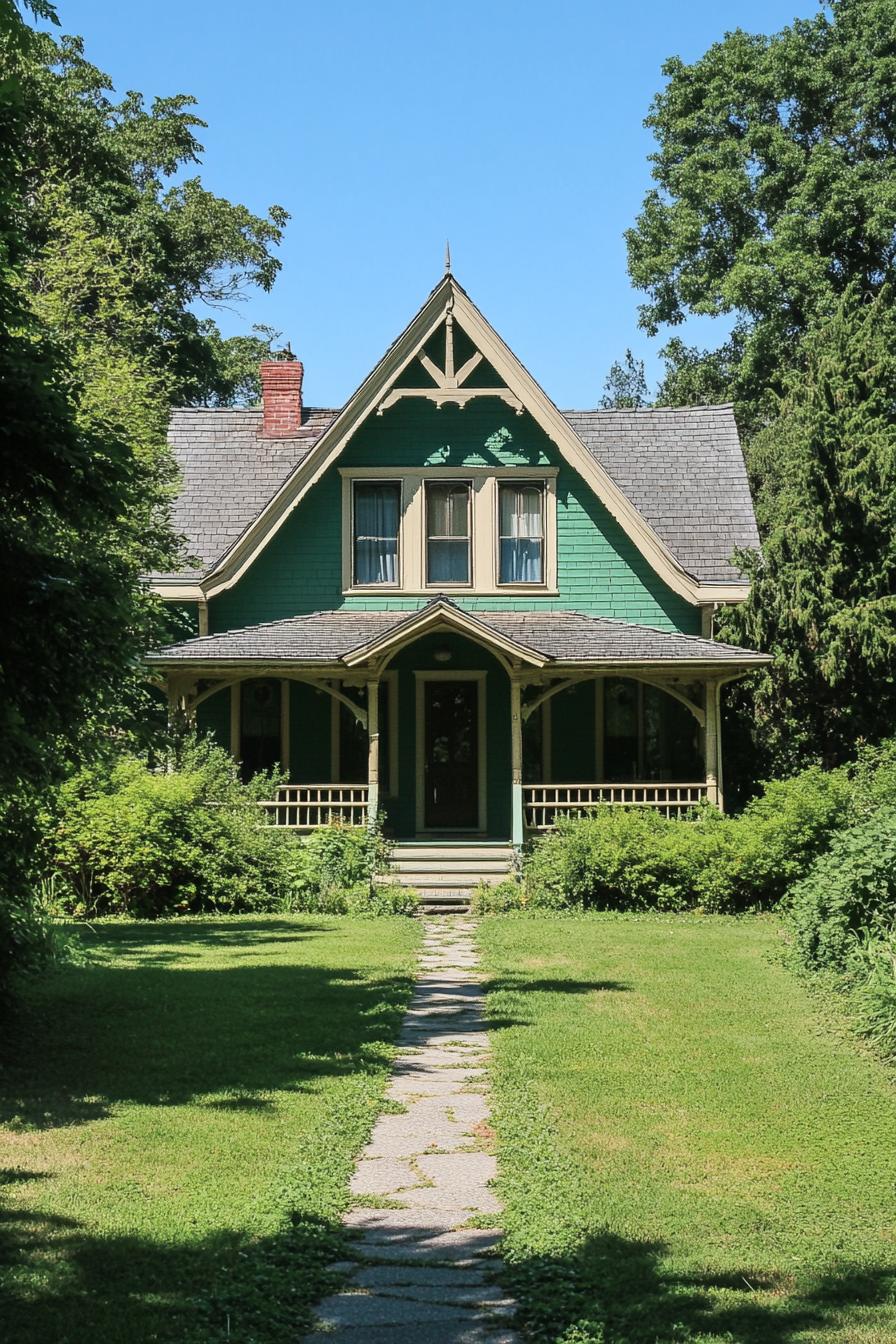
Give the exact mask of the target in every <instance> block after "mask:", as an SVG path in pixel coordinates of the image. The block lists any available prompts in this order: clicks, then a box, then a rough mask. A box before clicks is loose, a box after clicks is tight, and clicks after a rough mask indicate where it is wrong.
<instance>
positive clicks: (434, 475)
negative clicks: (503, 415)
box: [339, 466, 558, 597]
mask: <svg viewBox="0 0 896 1344" xmlns="http://www.w3.org/2000/svg"><path fill="white" fill-rule="evenodd" d="M339 474H340V476H341V478H342V594H343V596H344V597H351V596H354V595H360V596H364V597H372V596H375V595H377V594H390V593H394V594H401V595H402V596H404V597H432V595H433V594H434V593H437V592H457V593H461V594H467V595H469V596H471V597H484V596H488V597H525V596H528V597H556V596H557V595H558V590H557V468H556V467H439V466H432V467H414V468H399V469H398V470H397V471H396V470H394V469H393V468H390V467H340V468H339ZM359 480H360V481H365V480H368V481H371V480H379V481H400V483H401V517H400V521H399V527H398V575H399V582H398V584H391V583H370V584H356V583H355V582H354V573H353V567H354V535H353V527H354V510H353V490H354V485H353V483H354V482H355V481H359ZM444 480H458V481H470V482H471V484H472V487H473V488H472V491H471V494H470V527H471V533H472V537H471V540H472V545H471V555H470V561H471V576H470V577H471V582H470V583H468V584H445V583H440V584H439V583H435V584H427V582H426V502H425V498H424V494H425V492H424V482H425V481H444ZM503 480H507V481H523V480H534V481H541V482H543V484H544V575H543V579H544V582H543V583H499V582H498V488H497V483H498V481H503Z"/></svg>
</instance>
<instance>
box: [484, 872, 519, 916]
mask: <svg viewBox="0 0 896 1344" xmlns="http://www.w3.org/2000/svg"><path fill="white" fill-rule="evenodd" d="M528 904H529V902H528V900H527V889H526V888H525V887H524V886H523V884H522V882H518V881H517V880H516V879H515V878H513V877H506V878H505V879H504V881H503V882H496V883H495V884H494V885H493V886H492V885H489V883H488V882H480V883H479V885H478V886H477V888H476V890H475V891H474V892H473V896H472V899H471V901H470V909H471V910H472V912H473V914H474V915H506V914H507V913H508V912H509V911H511V910H525V909H526V907H527V905H528Z"/></svg>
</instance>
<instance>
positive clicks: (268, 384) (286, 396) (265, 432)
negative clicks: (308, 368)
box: [259, 355, 305, 439]
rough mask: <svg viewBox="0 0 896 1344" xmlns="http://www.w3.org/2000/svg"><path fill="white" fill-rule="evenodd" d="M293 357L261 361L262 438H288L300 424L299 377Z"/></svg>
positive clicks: (300, 392) (300, 385) (302, 372)
mask: <svg viewBox="0 0 896 1344" xmlns="http://www.w3.org/2000/svg"><path fill="white" fill-rule="evenodd" d="M304 372H305V370H304V368H303V366H302V365H301V364H300V362H299V361H298V360H297V359H296V358H295V356H294V355H288V356H287V357H286V358H285V359H265V360H262V362H261V367H260V369H259V373H260V375H261V406H262V412H263V419H262V426H261V433H262V437H263V438H265V439H289V438H292V436H293V435H294V434H295V433H296V432H297V431H298V429H299V427H300V425H301V423H302V375H303V374H304Z"/></svg>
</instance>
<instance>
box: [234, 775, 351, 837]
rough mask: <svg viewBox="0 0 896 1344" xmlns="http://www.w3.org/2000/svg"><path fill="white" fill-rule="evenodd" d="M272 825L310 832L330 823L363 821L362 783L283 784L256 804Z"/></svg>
mask: <svg viewBox="0 0 896 1344" xmlns="http://www.w3.org/2000/svg"><path fill="white" fill-rule="evenodd" d="M259 807H261V808H264V810H265V811H266V812H267V814H268V820H269V822H270V823H271V825H273V826H287V827H288V828H289V829H290V830H293V831H312V830H314V829H315V828H316V827H318V826H329V825H331V824H332V823H333V822H336V823H338V824H339V825H341V826H365V825H366V824H367V785H366V784H283V785H281V786H280V788H279V789H278V790H277V792H276V794H275V795H274V797H273V798H271V799H266V800H265V801H264V802H262V803H259Z"/></svg>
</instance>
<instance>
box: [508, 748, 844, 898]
mask: <svg viewBox="0 0 896 1344" xmlns="http://www.w3.org/2000/svg"><path fill="white" fill-rule="evenodd" d="M851 799H852V791H851V783H850V778H849V776H848V774H847V772H846V771H843V770H832V771H827V772H826V771H823V770H821V769H819V768H816V767H813V768H812V769H809V770H806V771H803V773H802V774H800V775H796V776H794V778H792V779H788V780H774V781H772V782H770V783H768V784H767V785H766V786H765V791H764V793H763V794H762V795H761V796H760V797H759V798H756V799H754V800H753V802H751V803H750V805H749V806H748V807H747V808H746V809H745V811H744V812H743V813H742V814H741V816H739V817H722V816H721V815H720V814H719V813H718V812H717V811H716V810H715V809H714V808H710V807H704V808H702V809H700V810H699V811H698V812H697V814H696V816H695V818H694V819H693V820H690V821H686V822H685V821H680V820H677V819H676V820H673V819H669V818H667V817H664V816H662V815H661V814H660V813H658V812H654V811H653V810H652V809H650V808H619V807H599V808H596V809H595V810H594V811H593V812H590V813H588V814H586V815H583V816H580V817H573V818H564V819H561V820H559V821H558V824H557V827H556V830H554V831H553V832H551V833H550V834H549V835H547V836H545V837H544V838H543V839H541V840H538V841H536V843H535V844H534V846H533V847H532V850H531V851H530V853H529V855H528V857H527V859H526V860H525V863H524V867H523V878H524V883H525V888H526V893H527V896H526V899H527V900H528V903H530V904H532V905H541V906H548V907H552V908H555V909H558V908H562V907H564V906H572V907H574V908H585V907H589V908H594V909H614V910H644V909H657V910H685V909H689V908H693V907H700V908H702V909H705V910H709V911H732V910H744V909H750V908H753V907H756V906H768V905H773V904H775V903H776V902H777V901H779V900H780V898H781V897H782V896H783V895H784V892H785V891H786V890H787V888H788V886H789V885H790V884H791V883H792V882H793V881H794V880H795V879H796V878H797V877H799V876H801V875H802V874H804V873H805V872H806V869H807V867H808V866H809V865H810V864H811V863H812V861H813V860H814V859H815V858H816V856H817V855H818V854H820V853H821V852H822V851H823V850H824V848H825V847H826V845H827V844H828V843H829V841H830V837H831V835H832V833H834V832H835V831H836V829H837V828H838V827H839V826H841V825H843V823H844V821H845V820H846V819H847V817H848V816H849V810H850V805H851Z"/></svg>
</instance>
